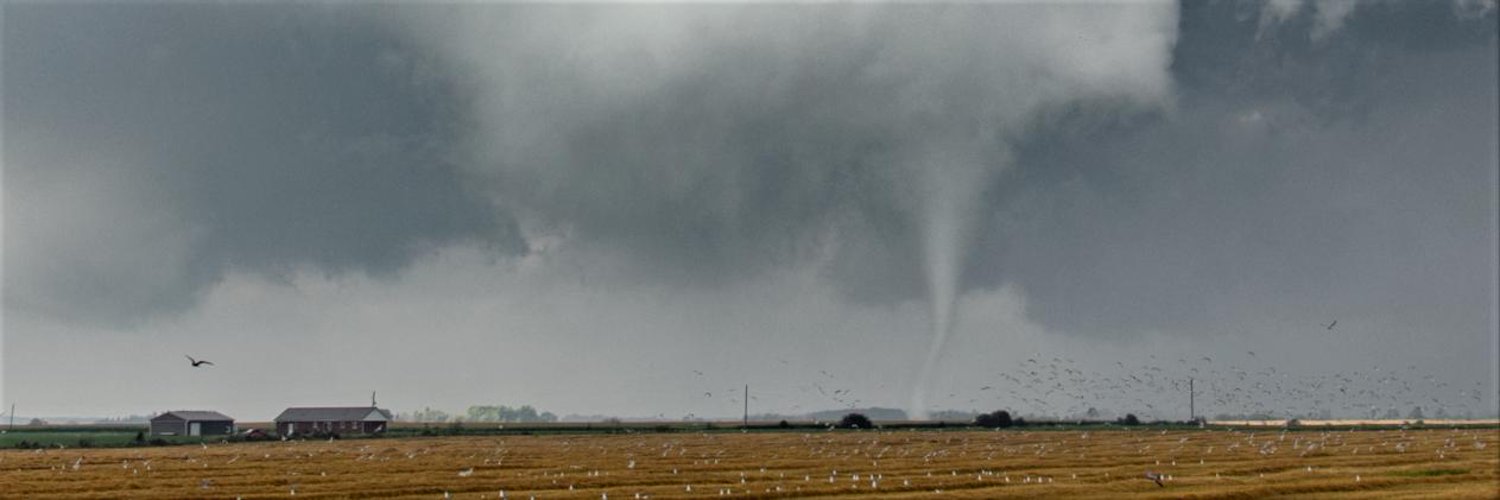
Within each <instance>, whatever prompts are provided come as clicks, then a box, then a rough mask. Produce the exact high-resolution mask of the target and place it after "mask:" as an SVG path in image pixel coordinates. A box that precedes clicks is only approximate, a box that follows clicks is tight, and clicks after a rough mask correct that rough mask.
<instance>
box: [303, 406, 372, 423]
mask: <svg viewBox="0 0 1500 500" xmlns="http://www.w3.org/2000/svg"><path fill="white" fill-rule="evenodd" d="M377 411H378V412H380V416H383V417H384V418H378V417H377V418H370V419H368V421H371V422H385V421H390V420H394V419H393V418H392V417H391V412H389V411H386V410H383V409H380V408H375V407H373V406H347V407H330V408H287V409H286V410H285V411H283V412H281V414H280V415H277V416H276V421H277V422H350V421H366V418H365V417H368V416H370V413H371V412H377Z"/></svg>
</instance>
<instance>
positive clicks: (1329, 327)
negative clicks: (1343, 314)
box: [1323, 320, 1339, 330]
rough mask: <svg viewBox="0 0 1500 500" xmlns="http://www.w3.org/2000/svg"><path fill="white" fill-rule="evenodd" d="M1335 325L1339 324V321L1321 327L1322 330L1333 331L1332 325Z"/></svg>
mask: <svg viewBox="0 0 1500 500" xmlns="http://www.w3.org/2000/svg"><path fill="white" fill-rule="evenodd" d="M1337 324H1339V320H1333V322H1332V323H1329V324H1326V325H1323V328H1326V329H1329V330H1332V329H1333V325H1337Z"/></svg>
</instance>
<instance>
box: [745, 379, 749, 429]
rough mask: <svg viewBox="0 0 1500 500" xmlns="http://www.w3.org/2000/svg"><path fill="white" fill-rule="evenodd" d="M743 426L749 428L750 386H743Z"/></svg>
mask: <svg viewBox="0 0 1500 500" xmlns="http://www.w3.org/2000/svg"><path fill="white" fill-rule="evenodd" d="M744 426H745V428H746V429H749V428H750V384H745V420H744Z"/></svg>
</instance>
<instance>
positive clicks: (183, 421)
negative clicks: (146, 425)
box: [151, 410, 234, 436]
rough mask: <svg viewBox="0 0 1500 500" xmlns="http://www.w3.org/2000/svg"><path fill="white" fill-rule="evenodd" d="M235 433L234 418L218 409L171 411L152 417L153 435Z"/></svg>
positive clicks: (221, 434) (220, 434) (216, 434)
mask: <svg viewBox="0 0 1500 500" xmlns="http://www.w3.org/2000/svg"><path fill="white" fill-rule="evenodd" d="M229 434H234V419H233V418H230V417H228V416H226V415H224V414H223V413H219V412H216V411H186V410H179V411H169V412H166V413H163V414H161V415H157V416H156V417H154V418H152V419H151V435H152V436H223V435H229Z"/></svg>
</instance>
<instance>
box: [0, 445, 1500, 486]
mask: <svg viewBox="0 0 1500 500" xmlns="http://www.w3.org/2000/svg"><path fill="white" fill-rule="evenodd" d="M1497 439H1500V430H1496V429H1458V430H1454V429H1442V430H1438V429H1429V430H1406V431H1402V430H1384V431H1376V430H1364V431H1352V432H1351V431H1336V432H1319V431H1311V430H1307V431H1301V432H1282V431H1278V430H1266V429H1258V430H1224V429H1210V430H1194V431H1160V430H1145V429H1143V430H1125V431H1122V430H1108V431H1090V432H1084V431H1030V432H1028V431H1017V430H1007V431H1001V432H908V431H896V432H873V431H865V432H845V431H840V432H811V433H794V432H778V433H750V434H740V433H711V434H702V433H672V434H624V435H554V436H492V437H429V438H402V439H394V438H391V439H367V440H347V441H335V442H328V441H303V442H298V441H291V442H268V443H241V444H220V445H212V444H211V445H207V446H206V447H205V446H178V447H163V448H134V449H90V450H74V449H51V450H40V451H31V450H6V451H3V452H0V498H26V499H45V498H150V499H173V498H245V499H251V498H428V499H436V498H447V497H451V498H491V499H493V498H500V497H501V496H502V492H503V495H504V497H505V498H511V499H527V498H533V497H534V498H538V499H558V498H579V499H601V500H604V499H609V500H623V499H635V498H648V497H649V498H663V499H664V498H705V497H720V496H725V497H735V498H779V497H833V496H863V497H871V498H918V497H922V498H926V497H932V498H947V497H954V498H1009V497H1085V498H1131V497H1162V498H1179V497H1193V498H1262V497H1268V496H1301V497H1338V498H1438V497H1441V498H1497V497H1500V475H1497V473H1500V444H1497V443H1496V441H1497ZM1147 471H1152V472H1159V473H1162V474H1165V475H1166V476H1167V480H1166V481H1165V486H1164V487H1161V486H1157V485H1156V483H1154V482H1152V481H1151V480H1148V479H1146V478H1145V473H1146V472H1147Z"/></svg>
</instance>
